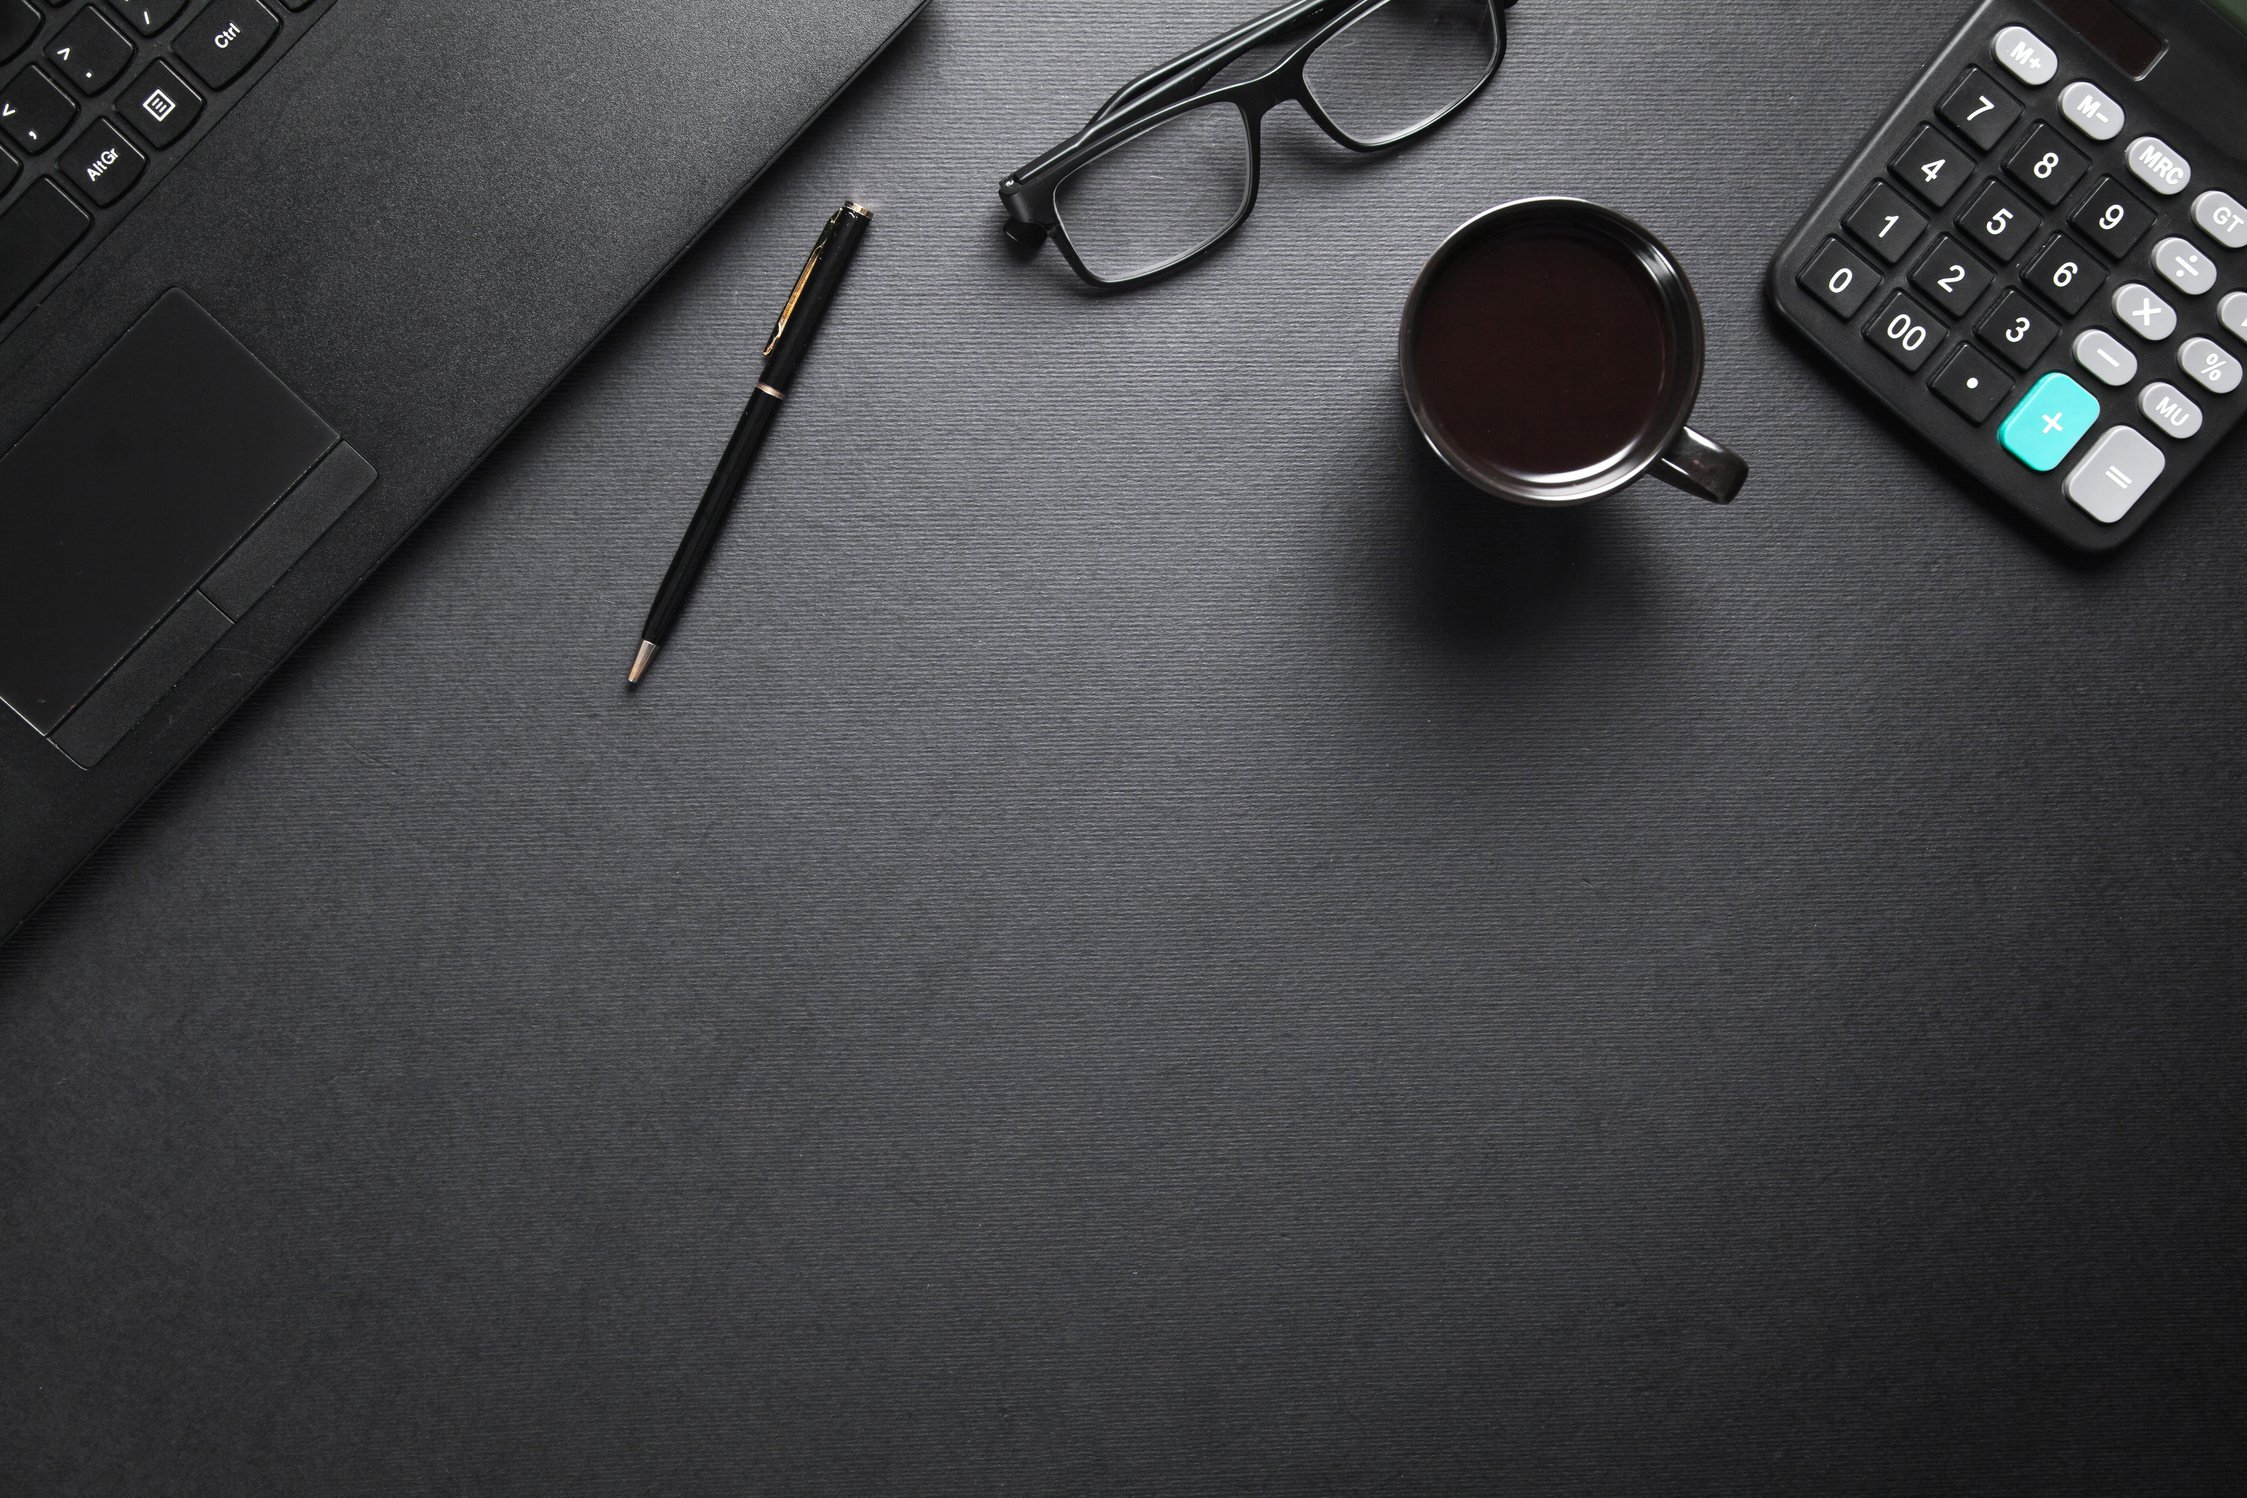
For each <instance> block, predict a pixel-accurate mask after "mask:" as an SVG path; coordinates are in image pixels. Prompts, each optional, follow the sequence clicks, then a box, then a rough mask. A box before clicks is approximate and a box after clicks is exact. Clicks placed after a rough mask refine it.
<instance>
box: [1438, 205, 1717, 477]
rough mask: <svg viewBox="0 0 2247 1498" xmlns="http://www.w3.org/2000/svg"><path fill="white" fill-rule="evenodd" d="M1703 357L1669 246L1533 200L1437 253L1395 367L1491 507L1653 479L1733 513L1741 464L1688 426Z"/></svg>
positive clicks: (1617, 218)
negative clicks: (1494, 501) (1493, 502)
mask: <svg viewBox="0 0 2247 1498" xmlns="http://www.w3.org/2000/svg"><path fill="white" fill-rule="evenodd" d="M1707 352H1708V337H1707V333H1706V332H1705V330H1704V329H1703V327H1702V325H1701V303H1700V300H1699V299H1698V298H1697V297H1695V296H1694V294H1693V285H1692V283H1691V282H1690V281H1688V280H1687V279H1686V277H1685V271H1684V269H1683V268H1682V267H1681V266H1680V265H1679V264H1678V262H1677V257H1676V256H1675V255H1672V254H1671V253H1670V251H1669V247H1668V246H1666V245H1664V244H1663V243H1662V242H1661V241H1660V240H1659V239H1656V238H1655V237H1654V236H1653V235H1652V234H1650V233H1648V232H1647V231H1646V230H1645V229H1644V228H1642V227H1641V226H1640V225H1638V224H1636V223H1634V222H1632V221H1631V220H1630V219H1628V218H1625V217H1624V216H1623V215H1622V214H1620V213H1617V212H1615V211H1614V210H1612V209H1608V208H1602V207H1600V206H1599V205H1598V204H1596V203H1586V202H1583V201H1581V200H1579V199H1576V198H1526V199H1523V200H1522V201H1520V202H1516V203H1507V204H1505V205H1504V206H1502V207H1498V208H1493V209H1491V210H1490V211H1489V212H1488V213H1485V214H1483V215H1482V216H1481V217H1479V218H1476V219H1474V220H1472V221H1471V222H1469V223H1468V224H1466V225H1465V226H1464V227H1462V228H1461V229H1459V230H1458V232H1456V233H1454V234H1453V235H1452V236H1451V237H1450V238H1449V239H1447V240H1445V241H1444V243H1443V247H1442V248H1441V249H1439V250H1437V251H1436V253H1435V256H1434V258H1433V259H1431V260H1430V261H1429V262H1428V265H1427V268H1426V269H1425V270H1423V271H1421V273H1420V279H1419V280H1418V281H1417V282H1416V283H1414V285H1413V288H1412V295H1411V297H1410V299H1409V300H1407V301H1406V303H1405V309H1404V328H1403V331H1402V333H1401V334H1400V335H1399V339H1398V348H1397V359H1398V366H1399V369H1400V370H1401V372H1402V376H1403V380H1404V395H1405V400H1406V402H1407V403H1408V404H1409V405H1410V406H1411V408H1412V418H1413V420H1414V421H1416V422H1418V423H1419V426H1420V432H1421V435H1423V436H1424V437H1426V438H1427V439H1428V445H1429V446H1430V447H1433V448H1434V449H1435V451H1436V455H1437V456H1438V457H1440V458H1442V459H1443V461H1444V462H1445V463H1446V464H1448V465H1450V467H1451V469H1452V471H1453V472H1455V473H1457V474H1458V475H1459V476H1460V477H1461V478H1463V479H1465V480H1467V482H1469V483H1471V484H1473V485H1474V486H1475V487H1476V488H1478V489H1481V490H1483V491H1484V492H1485V493H1488V494H1493V495H1496V496H1497V497H1498V498H1500V499H1509V500H1513V501H1515V502H1516V503H1520V504H1527V505H1540V506H1564V505H1580V504H1588V503H1589V502H1591V501H1592V500H1595V499H1599V498H1601V497H1602V496H1605V495H1608V494H1613V493H1614V492H1615V491H1616V490H1618V489H1621V488H1623V487H1624V486H1626V485H1628V484H1630V483H1632V482H1634V481H1636V480H1637V479H1638V478H1639V477H1640V476H1641V475H1643V474H1645V473H1647V472H1649V471H1652V472H1653V473H1654V474H1655V475H1657V476H1658V477H1660V478H1662V479H1664V480H1665V481H1667V482H1669V483H1671V484H1674V485H1676V486H1677V487H1678V488H1680V489H1683V490H1684V491H1685V492H1686V493H1688V494H1695V495H1698V496H1700V497H1701V498H1703V499H1706V500H1709V501H1711V502H1713V503H1715V504H1730V503H1731V502H1732V501H1733V500H1734V499H1736V498H1738V497H1739V493H1740V488H1741V486H1742V485H1743V484H1745V483H1746V482H1747V478H1748V465H1747V462H1746V460H1744V459H1743V458H1741V457H1740V455H1739V454H1738V453H1735V452H1733V451H1732V450H1731V449H1730V448H1727V447H1724V446H1722V445H1720V444H1718V443H1715V442H1711V441H1710V440H1709V439H1708V438H1706V437H1704V436H1702V435H1701V434H1700V433H1698V432H1696V431H1694V430H1693V429H1692V428H1691V427H1689V426H1687V425H1686V422H1687V421H1688V420H1689V419H1690V418H1691V417H1692V415H1693V406H1694V403H1695V401H1697V400H1698V399H1699V398H1700V394H1701V368H1702V364H1703V361H1704V360H1705V358H1706V357H1707Z"/></svg>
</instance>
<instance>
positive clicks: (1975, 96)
mask: <svg viewBox="0 0 2247 1498" xmlns="http://www.w3.org/2000/svg"><path fill="white" fill-rule="evenodd" d="M1935 112H1936V113H1937V114H1939V115H1941V116H1942V117H1943V118H1944V119H1946V120H1949V121H1950V122H1951V123H1952V124H1953V125H1955V126H1957V127H1958V133H1959V134H1961V135H1963V136H1965V137H1966V138H1967V139H1968V140H1970V141H1972V142H1973V143H1974V144H1975V145H1977V146H1979V147H1980V148H1981V149H1983V150H1985V151H1988V150H1991V149H1993V148H1995V147H1996V145H1997V143H1998V142H1999V141H2001V140H2003V139H2005V132H2006V131H2008V130H2010V129H2012V128H2013V122H2014V121H2015V120H2017V119H2019V118H2020V117H2021V106H2020V105H2018V104H2016V103H2015V102H2013V96H2012V95H2011V94H2009V93H2007V92H2006V91H2005V90H2004V89H2001V88H1999V87H1998V86H1997V84H1996V83H1995V82H1994V81H1992V80H1991V78H1990V75H1989V74H1987V73H1985V72H1983V71H1982V70H1981V69H1980V68H1968V69H1967V70H1966V76H1965V77H1964V78H1962V79H1961V80H1959V85H1958V87H1956V88H1954V89H1952V90H1951V91H1950V97H1948V98H1946V99H1945V100H1943V103H1942V107H1941V108H1939V109H1937V110H1936V111H1935Z"/></svg>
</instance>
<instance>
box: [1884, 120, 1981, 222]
mask: <svg viewBox="0 0 2247 1498" xmlns="http://www.w3.org/2000/svg"><path fill="white" fill-rule="evenodd" d="M1891 168H1892V170H1893V171H1894V172H1895V173H1896V175H1897V176H1898V177H1899V178H1901V179H1902V180H1903V182H1904V184H1905V185H1906V186H1907V187H1909V188H1911V190H1912V191H1913V192H1915V193H1918V194H1919V195H1920V196H1921V197H1923V198H1925V199H1926V200H1927V201H1928V202H1929V203H1932V204H1933V205H1934V206H1935V207H1937V208H1947V207H1948V206H1950V201H1951V199H1953V198H1955V197H1957V196H1958V194H1959V189H1961V188H1963V187H1964V186H1965V185H1966V183H1967V180H1968V179H1969V178H1971V177H1972V176H1973V175H1974V158H1973V153H1971V152H1970V151H1968V150H1967V149H1966V148H1965V147H1963V146H1961V145H1958V144H1957V143H1956V142H1954V141H1952V140H1951V139H1950V137H1948V136H1946V135H1944V134H1943V132H1942V131H1940V130H1937V129H1936V128H1935V127H1934V126H1933V125H1922V126H1920V128H1919V133H1918V134H1917V135H1915V136H1913V137H1912V143H1911V144H1910V145H1908V146H1906V147H1904V150H1903V154H1901V155H1899V156H1898V157H1897V158H1896V160H1895V161H1894V162H1893V163H1892V164H1891Z"/></svg>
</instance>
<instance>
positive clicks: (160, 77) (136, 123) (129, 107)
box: [117, 62, 203, 150]
mask: <svg viewBox="0 0 2247 1498" xmlns="http://www.w3.org/2000/svg"><path fill="white" fill-rule="evenodd" d="M117 108H118V109H119V110H120V111H121V112H122V113H123V114H124V116H125V120H126V123H128V124H130V125H131V126H132V127H133V129H134V130H135V131H136V132H138V133H139V135H140V138H141V139H142V140H145V141H147V142H148V143H149V144H150V145H152V146H154V147H156V148H157V149H158V150H162V149H163V148H164V147H166V146H168V145H170V144H171V143H172V142H174V141H176V140H178V139H179V138H180V137H181V136H183V135H185V134H186V133H187V132H188V129H189V128H190V127H191V126H193V125H194V123H195V120H196V117H197V116H198V115H200V114H202V112H203V96H202V95H201V94H198V93H197V92H195V90H193V89H191V88H189V87H188V86H187V85H186V84H184V83H182V82H180V78H179V74H177V73H175V72H173V71H172V70H171V69H170V68H168V67H166V66H165V65H164V64H163V63H160V62H152V63H150V64H149V65H148V66H147V67H146V68H144V69H142V70H141V75H140V77H139V78H137V79H135V80H134V82H133V86H132V87H131V88H129V89H126V90H125V93H124V97H123V98H120V99H119V100H118V101H117Z"/></svg>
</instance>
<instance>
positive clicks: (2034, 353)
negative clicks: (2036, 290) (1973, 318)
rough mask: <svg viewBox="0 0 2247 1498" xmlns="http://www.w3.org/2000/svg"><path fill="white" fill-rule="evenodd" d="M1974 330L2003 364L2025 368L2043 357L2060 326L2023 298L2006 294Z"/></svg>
mask: <svg viewBox="0 0 2247 1498" xmlns="http://www.w3.org/2000/svg"><path fill="white" fill-rule="evenodd" d="M1974 331H1975V332H1976V333H1978V334H1980V335H1981V339H1982V342H1984V343H1986V344H1988V345H1989V346H1990V347H1991V348H1993V349H1996V350H1997V352H1998V356H1999V357H2000V358H2002V359H2004V360H2005V362H2006V363H2008V364H2010V365H2012V366H2013V367H2014V368H2015V369H2026V368H2028V367H2029V366H2030V365H2031V364H2034V363H2035V362H2036V361H2037V360H2039V359H2041V358H2043V357H2044V351H2045V350H2046V349H2048V348H2050V347H2051V346H2052V340H2053V339H2055V338H2057V337H2059V336H2060V325H2059V324H2058V323H2056V322H2054V321H2053V320H2052V319H2051V318H2049V317H2046V316H2045V315H2044V314H2043V313H2042V312H2039V311H2038V310H2037V309H2036V304H2035V303H2033V302H2031V301H2030V300H2029V299H2028V298H2027V297H2025V296H2023V295H2021V294H2020V293H2019V292H2017V291H2008V292H2007V293H2005V295H2004V296H2003V297H2001V298H1999V299H1998V303H1997V305H1996V306H1995V307H1992V308H1991V309H1990V315H1989V316H1987V317H1985V318H1983V319H1982V325H1981V326H1980V327H1979V328H1976V329H1975V330H1974Z"/></svg>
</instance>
